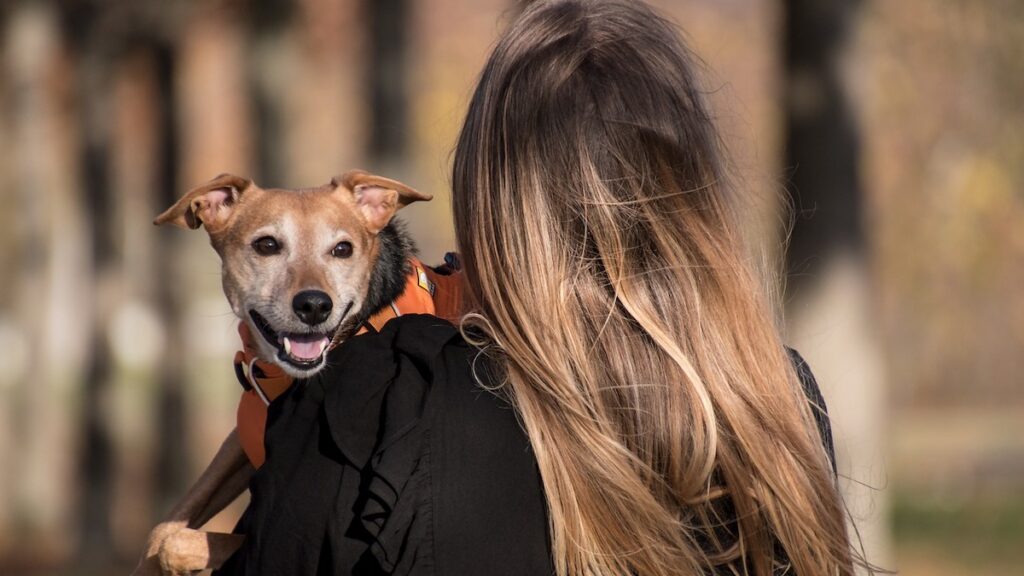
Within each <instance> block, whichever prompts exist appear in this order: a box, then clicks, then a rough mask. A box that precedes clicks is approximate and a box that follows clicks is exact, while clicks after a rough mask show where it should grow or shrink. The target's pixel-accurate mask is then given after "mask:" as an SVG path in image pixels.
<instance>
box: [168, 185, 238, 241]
mask: <svg viewBox="0 0 1024 576" xmlns="http://www.w3.org/2000/svg"><path fill="white" fill-rule="evenodd" d="M250 186H252V181H251V180H248V179H246V178H242V177H241V176H235V175H234V174H221V175H220V176H217V177H216V178H214V179H213V180H210V181H209V182H207V183H206V184H203V185H202V186H199V187H197V188H193V189H191V190H189V191H188V192H187V193H186V194H185V195H184V196H182V197H181V199H180V200H178V201H177V202H175V203H174V206H171V207H170V208H168V209H167V210H165V211H164V213H163V214H161V215H159V216H157V217H156V219H155V220H153V224H156V225H160V224H174V225H175V226H178V227H180V228H191V229H192V230H195V229H196V228H199V227H200V226H202V225H203V224H206V230H207V232H209V231H210V228H211V227H214V228H215V227H217V226H218V225H219V224H222V223H223V222H225V221H226V220H227V218H228V216H229V215H230V214H231V209H232V207H233V206H234V204H235V202H237V201H238V198H239V196H241V195H242V193H243V192H245V191H246V190H247V189H248V188H249V187H250Z"/></svg>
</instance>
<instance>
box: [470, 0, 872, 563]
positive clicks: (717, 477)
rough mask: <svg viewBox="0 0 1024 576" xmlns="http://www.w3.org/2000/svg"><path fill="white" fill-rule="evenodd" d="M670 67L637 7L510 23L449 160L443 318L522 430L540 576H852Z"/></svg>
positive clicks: (841, 526) (688, 104)
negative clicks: (456, 292) (450, 319)
mask: <svg viewBox="0 0 1024 576" xmlns="http://www.w3.org/2000/svg"><path fill="white" fill-rule="evenodd" d="M693 68H694V65H693V63H692V62H691V55H690V54H689V52H688V51H687V49H686V48H685V47H684V45H683V44H682V41H681V39H680V37H679V35H678V33H677V32H676V30H674V29H673V27H672V26H671V25H669V24H668V23H666V22H665V21H664V20H662V19H661V18H660V17H658V16H657V15H655V14H654V13H653V12H651V11H650V10H649V9H648V8H646V7H645V6H643V5H642V4H641V3H639V2H628V3H627V2H613V1H602V0H597V1H578V0H568V1H553V2H539V3H536V4H533V5H531V6H529V7H527V8H526V10H525V12H524V13H523V14H522V15H521V16H520V17H519V18H518V19H517V20H516V21H515V22H514V23H513V24H512V25H511V26H510V28H509V29H508V30H507V32H506V33H505V34H504V35H503V37H502V38H501V40H500V41H499V43H498V45H497V46H496V48H495V49H494V52H493V54H492V55H491V57H490V60H489V61H488V62H487V65H486V67H485V69H484V71H483V75H482V77H481V79H480V82H479V85H478V86H477V88H476V91H475V93H474V95H473V99H472V102H471V104H470V109H469V113H468V116H467V118H466V122H465V125H464V127H463V129H462V133H461V136H460V138H459V141H458V146H457V149H456V152H455V160H454V170H453V171H454V174H453V183H452V184H453V204H454V213H455V225H456V234H457V239H458V245H459V249H460V250H461V251H462V252H463V255H464V263H465V272H466V281H467V285H468V292H469V298H470V303H469V304H470V307H471V309H472V310H474V313H472V314H470V315H468V316H467V317H465V318H464V320H463V322H464V326H471V327H474V328H476V330H475V331H471V332H473V333H476V334H481V333H482V334H483V336H482V340H481V343H482V344H484V345H486V346H487V347H488V350H490V351H492V352H494V356H495V357H496V362H497V365H498V366H499V367H500V369H501V373H502V374H503V375H504V378H503V379H502V381H501V385H502V387H503V390H504V392H505V393H506V394H507V395H508V397H509V398H510V399H511V401H512V402H513V403H514V405H515V406H516V408H517V409H518V413H519V415H520V417H521V420H522V423H523V425H524V427H525V429H526V431H527V433H528V434H529V438H530V442H531V444H532V447H533V451H534V453H535V454H536V458H537V462H538V464H539V467H540V472H541V477H542V479H543V483H544V490H545V494H546V498H547V502H548V509H549V513H550V522H551V539H552V551H553V557H554V560H555V565H556V567H557V570H558V574H560V575H567V574H571V575H612V574H615V575H618V574H643V575H663V574H700V573H705V572H711V571H722V572H725V573H738V574H742V573H751V574H757V575H761V576H767V575H770V574H772V573H773V572H775V571H780V570H781V569H782V566H781V565H780V564H784V563H789V564H791V565H792V568H793V570H794V571H795V573H797V574H800V575H802V576H820V575H831V574H852V573H853V568H852V564H853V563H854V562H853V554H852V552H851V549H850V544H849V538H848V536H847V531H846V525H845V514H844V507H843V505H842V502H841V500H840V497H839V495H838V493H837V489H836V486H835V479H834V477H833V472H832V469H831V467H830V465H829V462H828V460H827V456H826V454H825V451H824V449H823V447H822V440H821V438H820V437H819V435H818V432H817V430H816V428H815V426H814V418H813V415H812V414H811V408H810V407H809V406H808V401H807V398H806V397H805V396H804V395H803V393H802V391H801V387H800V385H799V381H798V377H797V375H796V373H795V371H794V369H793V367H792V365H791V363H790V360H789V358H788V357H787V354H786V352H785V349H784V347H783V345H782V343H781V341H780V338H779V334H778V330H777V328H776V326H775V325H774V321H773V316H772V311H771V306H770V305H769V303H768V299H767V298H766V295H765V291H764V290H763V289H762V288H761V287H760V285H759V283H758V282H757V281H756V280H755V275H754V273H753V272H752V268H751V266H750V265H749V263H748V262H747V260H746V258H744V256H743V253H744V251H743V249H742V247H741V240H740V234H739V233H738V231H737V230H736V222H735V220H736V218H735V217H734V215H733V214H732V211H731V209H730V205H731V202H730V201H729V199H728V198H726V196H727V194H728V189H727V187H726V186H725V184H724V181H723V170H722V166H721V160H720V156H721V152H720V143H719V139H718V135H717V133H716V131H715V128H714V126H713V123H712V120H711V118H710V117H709V114H708V110H707V107H706V104H705V103H704V102H703V101H702V97H701V93H700V91H699V88H698V85H697V82H696V80H695V78H694V76H693V72H692V70H693Z"/></svg>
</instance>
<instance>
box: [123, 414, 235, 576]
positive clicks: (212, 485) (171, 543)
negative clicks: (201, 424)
mask: <svg viewBox="0 0 1024 576" xmlns="http://www.w3.org/2000/svg"><path fill="white" fill-rule="evenodd" d="M253 471H254V470H253V468H252V465H251V464H249V459H248V458H247V457H246V456H245V452H243V451H242V446H241V444H239V442H238V434H237V432H236V431H234V430H232V432H231V434H229V435H228V437H227V438H226V439H225V440H224V443H223V444H221V447H220V450H218V451H217V454H216V455H215V456H214V457H213V461H211V462H210V465H209V466H207V468H206V470H204V471H203V473H202V475H201V476H200V477H199V480H197V481H196V483H195V484H194V485H192V487H191V488H190V489H189V491H188V493H186V494H185V497H184V498H183V499H182V500H181V502H179V503H178V504H177V505H176V506H175V507H174V509H173V510H171V513H170V514H169V515H168V516H167V519H166V520H165V521H163V522H161V523H160V524H158V525H157V526H156V527H155V528H154V529H153V531H152V532H150V535H149V540H148V542H147V543H146V551H145V553H144V554H143V556H142V560H141V561H140V562H139V565H138V567H136V569H135V571H134V572H133V573H132V574H133V576H155V575H159V574H174V573H175V572H182V573H187V572H189V571H191V570H194V569H190V568H185V567H182V569H181V570H178V567H177V566H176V565H175V564H176V562H179V561H185V560H187V562H188V564H189V565H190V566H191V565H194V563H195V562H197V561H198V560H196V559H195V557H194V556H193V555H192V554H193V553H194V554H199V555H204V554H205V555H206V556H207V559H206V563H207V565H208V566H210V567H214V566H219V565H220V563H222V562H223V561H224V560H225V559H227V558H228V556H230V555H231V553H233V552H234V550H235V549H237V548H238V546H239V545H241V539H242V537H241V536H238V535H230V534H222V535H215V537H214V538H212V539H210V540H208V541H207V540H206V539H205V537H201V536H197V535H199V534H205V533H200V532H199V531H198V530H196V528H199V527H200V526H202V525H203V524H205V523H206V522H207V521H209V519H210V518H212V517H213V516H214V515H216V514H217V513H218V512H220V511H221V510H223V509H224V507H225V506H227V505H228V504H230V503H231V502H232V501H234V500H235V498H237V497H238V496H239V495H240V494H241V493H242V492H243V491H244V490H245V489H246V487H247V486H248V485H249V479H250V478H251V477H252V474H253ZM193 533H195V534H193ZM229 536H230V538H228V537H229ZM200 539H202V541H203V542H202V543H203V545H202V546H199V545H197V544H196V542H199V541H200ZM179 540H180V541H179ZM165 549H166V550H167V553H166V554H165V553H164V550H165ZM229 549H230V551H228V550H229ZM225 552H226V554H225ZM163 556H166V558H163ZM221 556H222V557H221ZM214 560H217V564H215V565H214V564H211V562H213V561H214ZM204 567H206V566H204Z"/></svg>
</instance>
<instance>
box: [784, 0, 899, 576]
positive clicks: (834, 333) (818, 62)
mask: <svg viewBox="0 0 1024 576" xmlns="http://www.w3.org/2000/svg"><path fill="white" fill-rule="evenodd" d="M860 4H861V0H785V1H784V3H783V5H784V15H785V17H784V23H785V34H784V42H785V45H784V58H785V104H786V107H785V110H786V119H785V167H786V169H787V170H788V171H791V175H790V177H789V182H790V186H791V188H792V190H793V194H794V197H795V208H796V214H795V216H796V217H795V221H794V228H793V230H792V236H791V241H790V245H789V250H788V253H787V259H786V261H787V269H788V270H787V273H788V274H787V284H788V286H787V290H788V294H787V298H786V302H787V303H788V310H787V319H788V323H789V326H788V328H789V333H790V338H789V340H790V342H791V344H793V345H794V346H795V347H796V348H797V349H799V350H800V351H801V352H802V353H803V355H804V357H805V358H807V360H808V362H809V363H810V365H811V368H812V370H813V371H814V372H815V374H816V376H817V379H818V382H819V383H820V384H821V387H822V389H823V392H824V395H825V399H826V402H827V404H828V407H829V412H830V416H831V418H832V421H833V430H834V434H835V437H836V452H837V461H838V466H839V474H840V476H841V481H840V487H841V489H842V491H843V494H844V499H845V501H846V504H847V507H848V508H849V510H850V512H851V516H852V519H853V521H854V522H855V524H856V526H857V528H858V529H859V530H860V533H861V534H862V535H863V545H864V548H865V551H866V556H867V559H868V561H869V562H873V563H876V564H884V563H886V562H887V560H888V545H887V541H888V537H887V527H886V526H887V524H886V521H887V518H886V514H885V500H884V496H883V493H882V492H880V491H877V490H876V489H875V488H877V487H881V486H884V482H885V479H884V470H882V469H881V466H879V465H878V463H880V462H882V461H883V438H884V436H885V434H884V428H885V423H886V402H885V385H884V375H883V370H882V366H881V359H880V353H879V349H878V343H877V339H878V334H877V333H876V331H875V322H874V319H875V318H877V312H876V309H875V301H874V294H873V291H872V283H871V278H870V268H869V254H868V252H867V249H868V247H867V245H866V243H865V232H864V205H865V191H864V190H863V186H862V179H861V141H860V134H859V126H858V122H857V119H856V114H855V110H854V109H853V107H852V106H851V100H850V92H849V90H848V87H847V83H848V82H849V78H847V77H846V76H845V74H844V72H845V69H844V65H843V64H844V60H845V59H846V58H848V57H849V55H848V49H849V47H850V44H851V42H850V40H851V37H852V36H853V33H854V31H855V26H856V24H857V22H858V10H859V7H860ZM851 538H853V539H854V545H855V546H859V545H860V543H859V542H858V541H857V540H858V536H857V534H856V532H851Z"/></svg>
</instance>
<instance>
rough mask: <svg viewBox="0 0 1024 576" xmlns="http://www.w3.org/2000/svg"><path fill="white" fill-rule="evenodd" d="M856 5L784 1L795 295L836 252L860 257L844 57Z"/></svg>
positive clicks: (855, 146) (856, 156)
mask: <svg viewBox="0 0 1024 576" xmlns="http://www.w3.org/2000/svg"><path fill="white" fill-rule="evenodd" d="M860 3H861V0H785V2H784V5H785V26H786V28H785V31H786V33H785V35H784V42H785V49H784V57H785V74H786V76H785V82H786V83H785V90H786V94H785V96H786V102H785V104H786V108H785V109H786V124H785V127H786V140H785V166H786V169H787V170H790V171H792V174H791V176H790V179H789V181H790V183H791V185H792V189H793V193H794V196H795V201H796V202H795V203H796V211H797V220H796V225H795V226H794V228H793V233H792V236H791V238H790V244H789V251H788V253H787V258H786V260H787V268H788V270H789V273H790V275H791V278H790V280H789V286H790V288H791V289H792V290H793V291H794V292H799V290H800V289H801V288H803V286H802V284H803V282H804V280H809V279H813V277H814V275H815V274H816V273H820V272H821V270H822V269H823V268H824V266H825V264H826V261H827V259H828V258H829V257H831V256H833V255H834V254H835V253H837V252H839V251H846V252H849V253H851V254H855V255H857V256H860V255H861V254H862V253H863V250H864V229H863V228H864V227H863V195H862V189H861V173H860V157H861V153H860V134H859V132H858V130H859V127H858V125H857V120H856V118H855V117H854V111H853V110H852V108H851V106H850V101H849V96H848V94H847V92H848V91H847V90H846V87H845V86H844V78H843V70H842V64H843V58H844V56H845V55H846V48H847V45H848V41H849V39H850V34H851V32H852V27H853V25H854V23H855V21H856V16H857V10H858V7H859V5H860Z"/></svg>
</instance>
